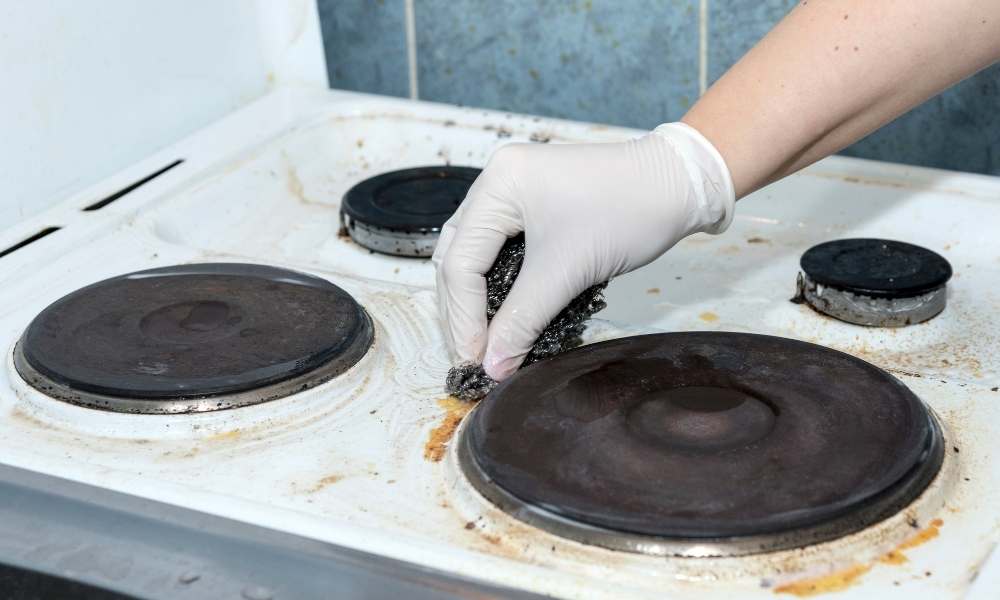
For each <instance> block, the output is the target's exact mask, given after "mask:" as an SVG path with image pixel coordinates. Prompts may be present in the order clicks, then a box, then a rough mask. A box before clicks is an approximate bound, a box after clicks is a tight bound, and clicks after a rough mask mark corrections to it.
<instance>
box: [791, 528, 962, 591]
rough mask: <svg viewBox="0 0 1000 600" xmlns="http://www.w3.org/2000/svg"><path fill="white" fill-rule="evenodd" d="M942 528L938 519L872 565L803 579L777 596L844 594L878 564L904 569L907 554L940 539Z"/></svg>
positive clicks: (907, 560) (792, 583) (863, 565)
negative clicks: (912, 549) (913, 549)
mask: <svg viewBox="0 0 1000 600" xmlns="http://www.w3.org/2000/svg"><path fill="white" fill-rule="evenodd" d="M942 525H944V521H943V520H941V519H934V520H933V521H931V523H930V525H928V526H927V527H925V528H924V529H921V530H920V531H918V532H917V533H915V534H914V535H913V536H911V537H909V538H907V539H906V540H904V541H903V542H902V543H901V544H899V545H898V546H896V547H895V548H893V549H892V550H890V551H888V552H886V553H885V554H883V555H882V556H880V557H878V558H877V559H876V560H875V561H874V562H872V563H869V564H862V565H853V566H851V567H848V568H846V569H843V570H841V571H836V572H834V573H830V574H829V575H823V576H821V577H812V578H809V579H800V580H798V581H793V582H791V583H786V584H784V585H781V586H778V587H776V588H774V593H776V594H792V595H793V596H799V597H802V598H805V597H809V596H818V595H820V594H827V593H830V592H839V591H843V590H845V589H847V588H849V587H850V586H852V585H853V584H855V583H857V581H858V579H860V578H861V577H862V576H863V575H865V574H866V573H868V571H871V569H872V567H873V566H874V565H875V563H882V564H886V565H902V564H904V563H907V562H909V559H908V558H907V557H906V554H905V553H904V551H905V550H909V549H911V548H915V547H917V546H920V545H921V544H924V543H926V542H928V541H930V540H933V539H934V538H936V537H937V536H938V535H940V533H941V526H942Z"/></svg>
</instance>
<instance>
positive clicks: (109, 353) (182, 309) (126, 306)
mask: <svg viewBox="0 0 1000 600" xmlns="http://www.w3.org/2000/svg"><path fill="white" fill-rule="evenodd" d="M371 342H372V326H371V321H370V319H369V318H368V316H367V315H366V314H365V312H364V310H363V309H362V308H361V306H359V305H358V303H357V302H355V301H354V299H353V298H351V296H350V295H348V294H347V292H345V291H344V290H342V289H340V288H339V287H337V286H335V285H333V284H332V283H330V282H328V281H326V280H324V279H320V278H318V277H313V276H311V275H306V274H303V273H299V272H296V271H289V270H286V269H279V268H274V267H268V266H262V265H250V264H228V263H221V264H194V265H181V266H173V267H165V268H159V269H152V270H148V271H141V272H138V273H131V274H128V275H122V276H120V277H115V278H112V279H107V280H105V281H101V282H98V283H95V284H93V285H90V286H87V287H85V288H83V289H80V290H77V291H75V292H73V293H71V294H69V295H67V296H65V297H63V298H61V299H60V300H57V301H56V302H54V303H53V304H51V305H50V306H49V307H47V308H46V309H45V310H43V311H42V312H41V313H40V314H39V315H38V316H37V317H35V319H34V320H33V321H32V322H31V324H30V325H29V326H28V328H27V330H26V331H25V332H24V335H23V336H22V338H21V340H20V341H19V342H18V346H17V352H16V365H17V367H18V370H19V371H20V373H21V375H22V376H23V377H25V379H26V380H27V381H28V382H29V383H31V384H32V385H33V386H35V387H37V388H38V389H40V390H42V391H44V392H46V393H48V394H50V395H54V396H56V397H59V398H61V399H64V400H68V401H71V402H76V403H78V404H84V405H87V406H92V407H95V408H105V409H109V410H122V411H127V412H185V411H192V410H210V409H213V408H229V407H232V406H240V405H245V404H252V403H254V402H260V401H264V400H270V399H273V398H276V397H280V396H283V395H287V394H289V393H292V392H295V391H298V390H300V389H305V388H307V387H311V386H312V385H316V384H317V383H320V382H322V381H325V380H328V379H330V378H331V377H333V376H335V375H337V374H339V373H341V372H343V371H345V370H346V369H348V368H349V367H351V366H352V365H353V364H355V363H356V362H357V361H358V360H360V358H361V356H363V355H364V353H365V352H366V351H367V350H368V347H369V346H370V345H371ZM209 398H210V399H211V400H207V401H206V400H205V399H209ZM193 399H200V400H203V401H201V402H191V401H190V400H193Z"/></svg>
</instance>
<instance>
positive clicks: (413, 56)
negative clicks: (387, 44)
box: [403, 0, 420, 100]
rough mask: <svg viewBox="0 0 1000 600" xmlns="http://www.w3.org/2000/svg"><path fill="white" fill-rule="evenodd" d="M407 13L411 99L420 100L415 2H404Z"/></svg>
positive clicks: (407, 58)
mask: <svg viewBox="0 0 1000 600" xmlns="http://www.w3.org/2000/svg"><path fill="white" fill-rule="evenodd" d="M403 6H404V7H405V11H406V65H407V71H408V72H409V74H410V99H411V100H417V99H419V98H420V86H419V82H418V79H417V19H416V17H415V15H414V12H413V0H403Z"/></svg>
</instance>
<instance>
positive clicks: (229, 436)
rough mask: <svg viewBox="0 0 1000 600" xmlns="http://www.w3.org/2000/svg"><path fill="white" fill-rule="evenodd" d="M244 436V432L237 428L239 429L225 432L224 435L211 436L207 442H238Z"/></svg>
mask: <svg viewBox="0 0 1000 600" xmlns="http://www.w3.org/2000/svg"><path fill="white" fill-rule="evenodd" d="M242 434H243V431H242V430H240V429H238V428H237V429H233V430H231V431H223V432H222V433H217V434H215V435H213V436H210V437H209V438H208V440H207V441H209V442H229V441H233V440H238V439H239V438H240V436H241V435H242Z"/></svg>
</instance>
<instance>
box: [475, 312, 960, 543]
mask: <svg viewBox="0 0 1000 600" xmlns="http://www.w3.org/2000/svg"><path fill="white" fill-rule="evenodd" d="M458 452H459V460H460V463H461V465H462V469H463V471H464V472H465V474H466V476H467V477H468V478H469V480H470V481H471V482H472V484H473V485H474V486H475V487H476V489H477V490H479V492H480V493H481V494H483V495H484V496H485V497H486V498H487V499H489V500H491V501H492V502H494V503H495V504H497V505H498V506H499V507H500V508H502V509H503V510H505V511H507V512H508V513H510V514H512V515H513V516H515V517H517V518H519V519H522V520H525V521H527V522H529V523H532V524H534V525H536V526H538V527H541V528H543V529H546V530H548V531H551V532H553V533H555V534H558V535H561V536H564V537H568V538H571V539H574V540H577V541H581V542H584V543H588V544H596V545H600V546H604V547H607V548H612V549H616V550H627V551H632V552H642V553H649V554H661V555H682V556H706V555H718V556H722V555H742V554H750V553H757V552H765V551H773V550H781V549H787V548H793V547H800V546H804V545H808V544H813V543H817V542H820V541H824V540H828V539H832V538H835V537H839V536H841V535H845V534H847V533H851V532H854V531H858V530H860V529H862V528H864V527H867V526H868V525H871V524H873V523H876V522H878V521H880V520H882V519H884V518H886V517H888V516H890V515H892V514H894V513H895V512H897V511H899V510H900V509H901V508H902V507H904V506H906V505H907V504H909V503H910V502H911V501H912V500H913V499H914V498H915V497H916V496H917V495H919V494H920V492H921V491H922V490H923V489H924V488H925V487H926V486H927V485H928V484H929V483H930V481H931V480H932V479H933V477H934V475H935V474H936V473H937V471H938V469H939V467H940V465H941V462H942V460H943V452H942V438H941V432H940V428H939V426H938V425H937V423H936V421H935V419H934V418H933V417H932V415H931V414H930V413H929V411H928V410H927V409H926V408H925V407H924V405H923V404H922V403H921V402H920V400H919V399H917V397H916V396H914V395H913V394H912V393H911V392H910V391H909V390H908V389H907V388H906V387H905V386H903V385H902V384H901V383H899V382H898V381H897V380H895V379H894V378H893V377H891V376H890V375H889V374H887V373H885V372H884V371H882V370H880V369H878V368H876V367H874V366H872V365H870V364H868V363H865V362H864V361H861V360H859V359H857V358H854V357H852V356H850V355H847V354H843V353H841V352H837V351H834V350H830V349H827V348H823V347H821V346H816V345H813V344H807V343H804V342H799V341H794V340H788V339H783V338H776V337H769V336H761V335H750V334H738V333H720V332H698V333H669V334H658V335H648V336H638V337H632V338H625V339H621V340H614V341H609V342H603V343H599V344H594V345H591V346H587V347H584V348H580V349H577V350H572V351H569V352H566V353H564V354H561V355H559V356H557V357H554V358H551V359H548V360H545V361H541V362H539V363H536V364H534V365H531V366H529V367H526V368H524V369H522V370H521V371H519V372H518V373H516V374H515V375H514V376H513V377H511V378H510V379H509V380H507V381H505V382H503V383H502V384H501V385H500V386H499V387H497V388H496V389H495V390H494V391H493V392H492V393H491V394H490V395H489V396H487V397H486V399H485V400H483V402H482V404H481V405H480V406H479V407H478V408H477V409H476V411H475V412H474V413H473V416H472V419H471V422H470V423H469V424H468V425H467V426H466V427H465V428H464V430H463V432H462V437H461V441H460V446H459V450H458Z"/></svg>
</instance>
